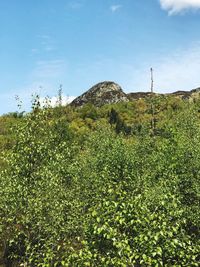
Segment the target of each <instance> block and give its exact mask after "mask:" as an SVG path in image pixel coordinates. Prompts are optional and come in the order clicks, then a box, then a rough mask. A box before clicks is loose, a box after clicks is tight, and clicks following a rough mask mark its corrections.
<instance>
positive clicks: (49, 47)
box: [31, 34, 56, 54]
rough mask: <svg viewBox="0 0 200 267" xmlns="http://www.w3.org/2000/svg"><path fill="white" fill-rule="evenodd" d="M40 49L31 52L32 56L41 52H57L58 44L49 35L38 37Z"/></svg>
mask: <svg viewBox="0 0 200 267" xmlns="http://www.w3.org/2000/svg"><path fill="white" fill-rule="evenodd" d="M37 39H38V47H37V48H33V49H32V50H31V52H32V54H35V53H39V52H51V51H53V50H56V42H55V40H54V39H53V38H52V36H50V35H48V34H43V35H37Z"/></svg>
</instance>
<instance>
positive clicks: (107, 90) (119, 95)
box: [71, 81, 129, 106]
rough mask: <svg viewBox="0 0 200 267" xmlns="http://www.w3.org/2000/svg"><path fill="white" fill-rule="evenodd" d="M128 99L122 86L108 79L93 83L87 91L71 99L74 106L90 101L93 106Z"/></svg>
mask: <svg viewBox="0 0 200 267" xmlns="http://www.w3.org/2000/svg"><path fill="white" fill-rule="evenodd" d="M122 101H124V102H125V101H126V102H128V101H129V98H128V96H127V95H126V94H125V93H124V92H123V90H122V88H121V87H120V86H119V85H118V84H116V83H114V82H110V81H105V82H101V83H98V84H96V85H94V86H93V87H92V88H90V89H89V90H88V91H87V92H85V93H84V94H82V95H81V96H79V97H77V98H76V99H74V100H73V101H72V103H71V104H72V105H74V106H82V105H84V104H87V103H92V104H93V105H95V106H102V105H104V104H111V103H118V102H122Z"/></svg>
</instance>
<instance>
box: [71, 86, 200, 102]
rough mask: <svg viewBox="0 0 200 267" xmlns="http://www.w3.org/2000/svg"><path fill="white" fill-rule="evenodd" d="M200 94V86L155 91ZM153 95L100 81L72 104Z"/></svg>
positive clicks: (189, 96) (183, 95)
mask: <svg viewBox="0 0 200 267" xmlns="http://www.w3.org/2000/svg"><path fill="white" fill-rule="evenodd" d="M199 95H200V88H197V89H193V90H191V91H176V92H173V93H166V94H161V93H159V94H158V93H154V97H155V96H157V97H165V96H172V97H177V98H180V99H183V100H184V99H190V100H192V99H196V98H198V97H199ZM150 97H152V94H151V92H131V93H125V92H124V91H123V89H122V88H121V87H120V86H119V85H118V84H116V83H115V82H111V81H105V82H100V83H98V84H96V85H94V86H93V87H92V88H90V89H89V90H88V91H86V92H85V93H83V94H82V95H80V96H78V97H77V98H76V99H74V100H73V101H72V103H71V105H72V106H75V107H81V106H83V105H85V104H89V103H90V104H93V105H95V106H103V105H105V104H113V103H119V102H129V101H134V100H138V99H143V98H150Z"/></svg>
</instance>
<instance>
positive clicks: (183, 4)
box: [160, 0, 200, 15]
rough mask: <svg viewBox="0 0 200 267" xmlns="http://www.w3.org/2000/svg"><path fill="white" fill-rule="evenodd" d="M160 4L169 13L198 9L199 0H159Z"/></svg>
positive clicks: (199, 7) (199, 5)
mask: <svg viewBox="0 0 200 267" xmlns="http://www.w3.org/2000/svg"><path fill="white" fill-rule="evenodd" d="M160 4H161V7H162V9H164V10H167V11H168V12H169V14H170V15H173V14H176V13H179V12H182V11H185V10H187V9H200V0H160Z"/></svg>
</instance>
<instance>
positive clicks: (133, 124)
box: [0, 83, 200, 267]
mask: <svg viewBox="0 0 200 267" xmlns="http://www.w3.org/2000/svg"><path fill="white" fill-rule="evenodd" d="M105 85H106V86H108V87H109V90H108V91H106V90H107V89H106V88H105ZM104 93H105V94H104ZM198 93H199V91H198V90H196V91H191V92H190V93H188V94H189V98H188V97H187V98H186V97H183V95H184V93H183V92H178V93H176V94H170V95H158V94H153V95H149V93H148V94H145V95H143V93H142V94H140V95H137V97H136V95H134V100H131V99H130V97H129V100H127V99H128V96H127V95H126V94H125V93H123V91H122V89H121V88H120V87H119V86H118V85H116V84H113V83H108V84H107V83H106V84H105V83H103V84H98V86H96V87H93V88H91V90H89V91H88V92H86V93H85V94H84V95H83V96H81V97H80V98H79V100H78V101H75V102H76V103H77V106H76V105H75V104H73V105H67V106H65V107H62V106H58V107H56V108H52V107H51V106H50V105H48V104H47V105H46V106H45V107H43V108H41V106H40V105H39V104H38V102H37V101H38V99H36V101H35V105H33V110H32V112H30V113H27V114H23V113H11V114H7V115H4V116H1V117H0V125H1V132H0V134H1V135H0V137H1V153H0V154H1V171H0V188H1V194H0V218H1V219H0V264H3V267H6V266H17V267H19V266H30V267H35V266H41V267H45V266H49V267H54V266H59V267H68V266H69V267H77V266H78V267H79V266H80V267H82V266H91V267H93V266H100V267H111V266H116V267H122V266H126V267H132V266H134V267H145V266H147V267H148V266H149V267H151V266H170V267H171V266H174V267H175V266H183V267H188V266H192V267H193V266H194V267H195V266H197V267H198V266H199V263H200V253H199V251H200V211H199V206H200V179H199V177H200V142H199V136H200V112H199V111H200V99H199V98H198V97H196V96H198ZM101 95H103V96H104V97H105V98H106V99H107V96H108V99H110V100H109V101H111V103H110V102H109V103H108V102H107V100H106V101H105V99H103V101H105V102H104V104H103V105H101V104H102V103H103V101H102V102H100V101H101ZM113 95H114V97H113ZM144 96H145V97H144ZM94 97H95V99H94ZM194 97H196V98H195V100H193V99H194ZM88 99H90V101H87V100H88ZM93 99H94V101H93ZM113 99H114V100H116V102H117V103H115V101H112V100H113ZM119 99H120V100H123V99H124V100H125V101H119ZM192 100H193V101H192ZM84 101H85V102H84ZM91 101H92V102H91ZM95 101H96V102H95ZM83 103H84V105H82V104H83ZM79 104H81V107H82V108H79ZM152 107H153V112H152ZM10 126H11V127H12V128H10Z"/></svg>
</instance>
